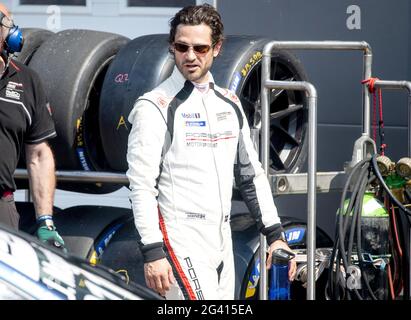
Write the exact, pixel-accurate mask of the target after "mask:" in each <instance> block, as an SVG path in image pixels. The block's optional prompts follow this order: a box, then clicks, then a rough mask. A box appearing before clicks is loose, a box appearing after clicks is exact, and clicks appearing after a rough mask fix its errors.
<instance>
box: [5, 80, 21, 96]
mask: <svg viewBox="0 0 411 320" xmlns="http://www.w3.org/2000/svg"><path fill="white" fill-rule="evenodd" d="M20 92H23V84H22V83H17V82H13V81H9V83H7V87H6V98H11V99H15V100H20Z"/></svg>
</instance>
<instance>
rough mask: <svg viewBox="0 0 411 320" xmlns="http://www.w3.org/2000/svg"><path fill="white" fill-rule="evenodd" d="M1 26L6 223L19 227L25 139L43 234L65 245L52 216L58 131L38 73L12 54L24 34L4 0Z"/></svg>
mask: <svg viewBox="0 0 411 320" xmlns="http://www.w3.org/2000/svg"><path fill="white" fill-rule="evenodd" d="M0 32H1V34H0V150H1V156H0V223H2V224H5V225H7V226H9V227H11V228H13V229H15V230H18V226H19V214H18V212H17V210H16V206H15V203H14V198H13V192H14V191H15V190H16V184H15V182H14V179H13V174H14V171H15V169H16V167H17V162H18V160H19V157H20V150H22V146H23V145H24V147H25V154H26V163H27V170H28V174H29V180H30V189H31V193H32V197H33V203H34V208H35V212H36V218H37V223H38V229H37V237H38V238H39V239H40V240H41V241H42V242H47V243H50V244H52V245H54V246H56V247H61V248H63V249H64V241H63V239H62V238H61V236H60V235H59V234H58V232H57V231H56V228H55V226H54V223H53V218H52V212H53V201H54V190H55V186H56V178H55V173H54V171H55V166H54V157H53V153H52V151H51V149H50V147H49V145H48V144H47V140H48V139H50V138H53V137H55V136H56V131H55V128H54V123H53V120H52V117H51V109H50V106H49V104H48V102H47V98H46V94H45V92H44V89H43V87H42V85H41V82H40V78H39V77H38V75H37V74H36V73H35V72H34V71H33V70H31V69H29V68H28V67H26V66H25V65H23V64H21V63H19V62H17V61H15V60H13V59H11V54H12V53H14V52H18V51H20V49H21V46H22V42H23V39H22V36H21V31H20V30H19V29H18V27H17V26H15V25H14V23H13V20H12V18H11V16H10V13H9V11H8V10H7V8H6V7H5V6H4V5H2V4H0Z"/></svg>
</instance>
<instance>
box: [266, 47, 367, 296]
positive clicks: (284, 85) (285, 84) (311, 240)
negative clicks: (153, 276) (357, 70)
mask: <svg viewBox="0 0 411 320" xmlns="http://www.w3.org/2000/svg"><path fill="white" fill-rule="evenodd" d="M281 49H285V50H290V49H291V50H294V49H299V50H300V49H303V50H360V51H363V79H368V78H370V77H371V71H372V70H371V67H372V50H371V47H370V45H369V44H368V43H367V42H364V41H362V42H346V41H272V42H269V43H267V44H266V45H265V46H264V49H263V58H262V73H261V102H262V103H261V109H262V126H261V131H262V133H261V137H262V146H261V147H262V159H261V162H262V165H263V168H264V170H265V171H266V173H267V176H268V178H269V179H270V180H271V179H272V178H270V175H269V171H268V163H269V134H270V132H269V128H270V126H269V104H268V101H269V91H268V88H278V89H290V90H304V91H306V93H307V96H308V99H309V110H308V111H309V119H308V126H309V129H308V147H309V151H308V181H307V184H308V190H307V191H308V210H307V211H308V212H307V273H308V274H307V275H308V277H307V300H314V299H315V247H316V243H315V237H316V232H315V231H316V186H317V184H316V175H317V172H316V166H317V158H316V150H317V145H316V139H317V129H316V126H317V124H316V121H317V118H316V117H317V114H316V93H315V88H314V87H313V86H312V85H311V84H308V83H306V82H293V81H274V80H271V79H270V70H271V53H272V52H273V50H281ZM292 83H295V85H292ZM313 89H314V90H313ZM312 108H314V109H315V110H311V109H312ZM362 121H363V126H362V131H363V133H362V135H363V136H366V137H369V135H370V95H369V92H368V90H367V87H366V85H363V119H362ZM364 156H365V154H363V157H364ZM303 178H304V177H303ZM259 254H260V261H261V264H260V281H261V282H260V288H259V290H260V291H259V294H260V299H262V300H266V299H267V280H266V279H267V270H266V265H265V257H266V256H265V255H266V243H265V237H264V236H263V235H261V236H260V253H259Z"/></svg>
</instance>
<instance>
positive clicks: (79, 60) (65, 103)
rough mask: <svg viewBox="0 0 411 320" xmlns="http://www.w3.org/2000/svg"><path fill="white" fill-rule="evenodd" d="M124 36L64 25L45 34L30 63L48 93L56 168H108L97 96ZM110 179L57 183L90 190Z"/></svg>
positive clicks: (107, 188)
mask: <svg viewBox="0 0 411 320" xmlns="http://www.w3.org/2000/svg"><path fill="white" fill-rule="evenodd" d="M128 41H129V39H128V38H126V37H123V36H120V35H117V34H112V33H106V32H99V31H91V30H64V31H61V32H58V33H56V34H55V35H53V36H52V37H50V38H49V39H48V40H46V41H45V42H44V43H43V44H42V45H41V47H40V48H39V49H38V50H37V51H36V53H35V54H34V56H33V58H32V59H31V61H30V64H29V66H30V67H31V68H32V69H34V70H35V71H37V73H38V74H39V75H40V78H41V80H42V82H43V84H44V86H45V89H46V92H47V93H48V96H49V100H50V105H51V108H52V110H53V111H52V112H53V118H54V121H55V124H56V131H57V137H56V138H55V139H52V140H51V141H50V143H51V146H52V148H53V150H54V152H55V157H56V167H57V169H65V170H86V171H93V170H108V166H107V164H106V161H105V157H104V153H103V151H102V142H101V139H100V130H99V128H98V121H97V119H98V114H99V112H100V109H99V99H100V93H101V88H102V84H103V80H104V77H105V74H106V72H107V69H108V67H109V65H110V63H111V62H112V60H113V58H114V56H115V55H116V54H117V52H118V51H119V50H120V49H121V48H122V47H123V46H124V45H125V44H126V43H127V42H128ZM119 187H120V186H119V185H112V184H99V183H95V184H92V183H88V184H75V183H61V184H59V188H61V189H67V190H75V191H78V192H79V191H83V192H90V193H106V192H111V191H114V190H116V189H118V188H119Z"/></svg>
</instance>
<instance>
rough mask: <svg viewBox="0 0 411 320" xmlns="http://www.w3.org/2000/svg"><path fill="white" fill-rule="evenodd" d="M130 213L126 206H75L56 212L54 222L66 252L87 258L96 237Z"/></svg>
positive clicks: (123, 219) (121, 221) (119, 223)
mask: <svg viewBox="0 0 411 320" xmlns="http://www.w3.org/2000/svg"><path fill="white" fill-rule="evenodd" d="M131 215H132V212H131V210H130V209H126V208H117V207H105V206H75V207H70V208H67V209H64V210H61V211H60V212H58V213H57V214H56V215H55V216H54V222H55V224H56V227H57V230H58V232H59V233H60V235H61V236H62V237H63V239H64V242H65V244H66V248H67V250H68V252H69V253H70V254H72V255H75V256H77V257H80V258H82V259H89V257H90V256H91V254H92V252H93V250H94V245H95V243H96V241H97V239H98V238H99V237H101V235H102V234H104V233H105V232H106V231H107V230H108V229H110V228H112V227H113V226H116V225H121V224H122V223H123V221H126V220H127V219H128V218H130V216H131ZM123 253H125V254H127V252H124V251H123Z"/></svg>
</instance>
